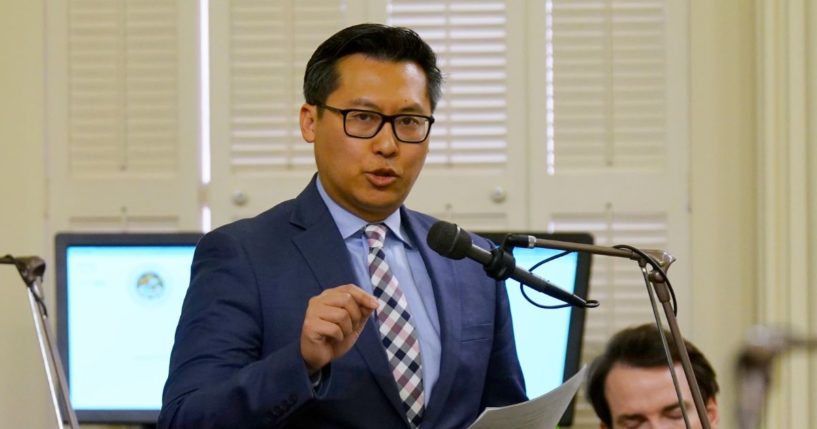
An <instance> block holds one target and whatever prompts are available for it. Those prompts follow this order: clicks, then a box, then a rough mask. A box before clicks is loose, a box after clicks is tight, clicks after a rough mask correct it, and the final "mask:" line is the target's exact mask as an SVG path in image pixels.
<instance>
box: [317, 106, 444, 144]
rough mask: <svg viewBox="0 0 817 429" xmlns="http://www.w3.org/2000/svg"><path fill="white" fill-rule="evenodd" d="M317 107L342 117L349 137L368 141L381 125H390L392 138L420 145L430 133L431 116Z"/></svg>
mask: <svg viewBox="0 0 817 429" xmlns="http://www.w3.org/2000/svg"><path fill="white" fill-rule="evenodd" d="M317 106H318V107H321V108H324V109H326V110H329V111H331V112H335V113H339V114H341V115H342V116H343V131H344V132H345V133H346V135H347V136H349V137H354V138H358V139H370V138H372V137H374V136H375V135H377V133H379V132H380V129H381V128H383V124H385V123H389V124H391V129H392V132H393V133H394V137H395V138H396V139H397V140H399V141H401V142H403V143H422V142H423V141H425V139H426V138H428V134H429V132H431V124H433V123H434V117H433V116H423V115H408V114H400V115H384V114H382V113H380V112H375V111H372V110H361V109H338V108H337V107H332V106H327V105H325V104H318V105H317Z"/></svg>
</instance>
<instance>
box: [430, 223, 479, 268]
mask: <svg viewBox="0 0 817 429" xmlns="http://www.w3.org/2000/svg"><path fill="white" fill-rule="evenodd" d="M426 243H428V247H430V248H431V250H434V251H435V252H437V253H439V254H440V255H442V256H445V257H447V258H451V259H462V258H464V257H466V256H467V255H468V250H470V249H471V237H470V236H469V235H468V233H467V232H465V231H463V230H462V229H460V227H458V226H457V225H456V224H453V223H449V222H445V221H442V220H440V221H437V222H436V223H434V225H431V229H429V230H428V237H427V238H426Z"/></svg>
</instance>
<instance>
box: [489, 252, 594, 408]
mask: <svg viewBox="0 0 817 429" xmlns="http://www.w3.org/2000/svg"><path fill="white" fill-rule="evenodd" d="M559 253H561V251H560V250H553V249H542V248H534V249H525V248H516V249H514V252H513V255H514V258H515V259H516V265H517V266H519V267H522V268H525V269H530V267H532V266H533V265H535V264H536V263H538V262H540V261H542V260H545V259H547V258H550V257H552V256H554V255H556V254H559ZM577 263H578V255H577V254H576V253H570V254H567V255H565V256H562V257H560V258H558V259H554V260H552V261H550V262H547V263H546V264H543V265H541V266H540V267H538V268H536V269H535V270H534V271H533V273H534V274H536V275H537V276H539V277H541V278H543V279H545V280H547V281H548V282H549V283H551V284H552V285H554V286H557V287H559V288H560V289H564V290H566V291H568V292H571V293H572V292H574V290H573V289H574V287H575V283H576V272H577V267H576V265H577ZM505 284H506V286H507V289H508V297H509V298H510V303H511V315H512V316H513V326H514V337H515V338H516V349H517V353H518V355H519V363H520V364H521V365H522V372H523V374H524V375H525V385H526V388H527V393H528V397H529V398H535V397H537V396H540V395H542V394H544V393H547V392H549V391H550V390H553V389H554V388H556V387H558V386H559V385H560V384H562V382H563V380H564V375H565V374H564V373H565V363H566V356H567V341H568V335H569V332H570V329H569V327H570V316H571V314H570V312H571V307H567V308H559V309H541V308H538V307H535V306H533V305H531V304H530V303H529V302H528V301H527V300H526V299H525V297H524V296H522V293H521V292H520V290H519V283H518V282H517V281H515V280H512V279H508V280H506V281H505ZM525 293H526V294H527V295H528V297H530V298H531V299H532V300H534V302H536V303H538V304H543V305H550V306H553V305H560V304H563V302H561V301H559V300H556V299H554V298H550V297H549V296H547V295H544V294H542V293H539V292H537V291H535V290H533V289H531V288H525Z"/></svg>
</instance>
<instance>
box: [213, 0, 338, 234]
mask: <svg viewBox="0 0 817 429" xmlns="http://www.w3.org/2000/svg"><path fill="white" fill-rule="evenodd" d="M210 17H211V18H210V22H211V27H210V30H211V33H210V39H211V45H210V46H211V50H210V53H211V86H210V87H211V91H212V92H211V106H212V108H211V112H212V117H211V130H212V133H211V148H212V159H213V161H212V167H213V171H212V172H213V176H212V184H211V186H210V192H209V203H210V204H211V206H212V211H213V226H218V225H221V224H224V223H227V222H230V221H232V220H235V219H239V218H243V217H249V216H254V215H256V214H257V213H260V212H262V211H264V210H266V209H268V208H270V207H272V206H273V205H275V204H277V203H279V202H281V201H284V200H287V199H291V198H294V197H295V196H297V195H298V193H300V191H301V190H302V189H303V188H304V186H306V184H307V183H308V182H309V178H310V177H311V176H312V174H313V173H314V172H315V162H314V159H313V156H312V145H310V144H308V143H306V142H304V141H303V139H302V137H301V133H300V129H299V125H298V111H299V109H300V107H301V105H302V104H303V102H304V98H303V91H302V84H303V73H304V68H305V67H306V62H307V61H308V60H309V57H310V56H311V55H312V52H313V51H314V50H315V48H317V47H318V45H319V44H320V43H321V42H322V41H323V40H325V39H326V38H327V37H329V36H330V35H332V34H333V33H335V32H336V31H338V30H339V29H341V28H342V27H344V26H345V23H346V6H345V2H343V1H341V0H319V1H310V2H303V1H295V0H284V1H281V0H277V1H273V0H270V1H260V0H220V1H213V2H211V4H210Z"/></svg>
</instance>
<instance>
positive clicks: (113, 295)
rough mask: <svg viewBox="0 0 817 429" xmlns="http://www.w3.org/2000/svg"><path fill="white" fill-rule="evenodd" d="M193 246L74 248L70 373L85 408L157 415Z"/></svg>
mask: <svg viewBox="0 0 817 429" xmlns="http://www.w3.org/2000/svg"><path fill="white" fill-rule="evenodd" d="M194 250H195V246H192V245H190V246H71V247H68V249H67V252H66V283H67V308H66V310H67V311H66V315H67V317H68V320H67V321H68V332H67V334H68V343H69V345H70V346H69V348H68V373H69V374H70V382H69V386H70V395H71V402H72V404H73V406H74V408H75V409H76V410H77V411H80V410H117V409H118V410H123V409H127V410H158V409H159V408H161V403H162V401H161V400H162V389H163V387H164V383H165V379H166V378H167V372H168V362H169V360H170V350H171V348H172V346H173V336H174V333H175V330H176V324H177V323H178V321H179V314H180V312H181V307H182V301H183V300H184V296H185V293H186V291H187V287H188V284H189V282H190V263H191V261H192V260H193V252H194Z"/></svg>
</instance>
